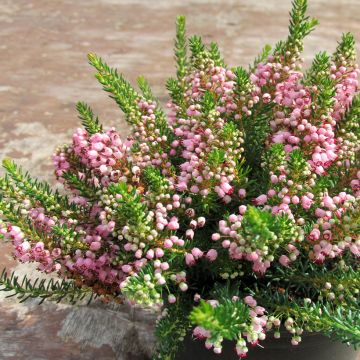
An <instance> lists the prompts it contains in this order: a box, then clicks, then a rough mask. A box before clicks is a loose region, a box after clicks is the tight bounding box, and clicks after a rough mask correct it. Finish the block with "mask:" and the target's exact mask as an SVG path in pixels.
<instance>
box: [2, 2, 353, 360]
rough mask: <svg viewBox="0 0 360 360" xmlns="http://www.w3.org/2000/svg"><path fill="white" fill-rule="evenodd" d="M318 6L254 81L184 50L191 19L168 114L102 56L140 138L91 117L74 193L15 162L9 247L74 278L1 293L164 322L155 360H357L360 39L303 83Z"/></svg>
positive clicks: (107, 85)
mask: <svg viewBox="0 0 360 360" xmlns="http://www.w3.org/2000/svg"><path fill="white" fill-rule="evenodd" d="M306 8H307V2H306V0H294V2H293V8H292V11H291V13H290V18H291V19H290V25H289V35H288V37H287V39H286V40H285V41H280V42H279V43H277V44H276V46H275V47H274V49H273V50H272V49H271V47H270V46H265V48H264V50H263V51H262V53H261V54H260V55H259V56H258V58H256V60H255V62H254V63H253V64H251V65H250V67H249V69H248V70H246V69H244V68H242V67H237V68H232V69H230V68H229V67H227V66H226V65H225V63H224V60H223V59H222V57H221V55H220V52H219V49H218V46H217V45H216V44H215V43H211V44H210V45H209V46H206V45H204V44H203V42H202V39H201V38H200V37H198V36H192V37H190V39H189V40H187V38H186V34H185V18H184V17H182V16H180V17H178V18H177V22H176V41H175V59H176V63H177V71H176V78H171V79H169V80H168V82H167V84H166V87H167V89H168V91H169V93H170V101H169V103H168V104H167V107H168V110H167V112H165V111H164V110H163V109H162V108H161V106H160V105H159V103H158V101H157V100H156V99H155V98H154V95H153V94H152V92H151V89H150V87H149V85H148V83H147V82H146V80H145V79H144V78H143V77H139V78H138V88H139V90H135V88H134V87H132V85H130V83H129V82H127V81H126V80H125V78H124V77H123V75H122V74H120V73H118V72H117V71H116V70H114V69H112V68H110V67H109V66H108V65H107V64H106V63H105V62H104V61H103V60H102V59H101V58H100V57H98V56H96V55H94V54H89V56H88V59H89V62H90V64H91V65H92V66H94V67H95V69H96V78H97V79H98V80H99V82H100V84H101V85H102V86H103V88H104V90H105V91H107V92H108V93H109V94H110V97H112V98H113V99H114V100H115V101H116V103H117V104H118V105H119V107H120V108H121V109H122V110H123V112H124V113H125V116H126V119H127V121H128V123H129V124H130V125H131V126H132V132H131V135H130V136H129V137H128V138H127V139H125V140H122V139H121V138H120V135H119V134H118V132H117V131H116V130H115V129H114V128H111V129H107V130H106V129H104V128H103V126H102V125H101V123H100V122H99V120H98V118H97V117H96V116H95V115H94V114H93V112H92V110H91V108H90V107H89V106H88V105H86V104H85V103H82V102H80V103H78V104H77V110H78V112H79V117H80V119H81V121H82V126H83V127H82V128H80V129H77V130H76V132H75V133H74V135H73V138H72V142H71V144H69V145H64V146H61V147H59V148H58V149H57V150H56V153H55V154H54V156H53V160H54V164H55V175H56V178H57V180H58V181H59V182H60V183H61V184H63V187H64V189H65V190H67V191H68V195H65V194H63V192H58V191H52V190H51V189H50V187H49V185H48V184H46V183H44V182H40V181H37V180H34V179H32V178H31V177H30V175H29V174H28V173H26V172H23V171H22V170H21V169H20V168H19V167H18V166H16V164H15V163H14V162H12V161H11V160H8V159H5V160H4V161H3V165H4V168H5V170H6V172H7V173H6V175H5V176H4V177H2V178H0V211H1V213H0V214H1V216H0V218H1V220H0V234H1V236H2V237H3V238H4V239H5V240H8V241H11V242H12V243H13V245H14V257H15V258H17V259H18V260H19V261H20V262H24V263H26V262H35V263H37V264H38V270H39V271H41V272H44V273H55V274H56V275H58V276H59V278H61V279H62V280H61V281H55V280H53V279H51V280H42V281H34V280H32V279H26V278H25V279H24V281H22V282H20V281H19V280H18V278H17V277H16V276H14V274H12V275H8V274H7V273H6V271H4V272H3V273H2V276H1V278H0V285H1V289H2V290H6V291H10V292H12V294H17V295H19V296H20V297H21V298H22V300H25V299H26V298H28V297H39V298H40V299H41V301H43V300H45V299H50V300H51V299H52V300H58V301H59V300H61V299H63V298H67V299H68V300H69V301H70V302H75V301H76V300H78V299H82V298H84V297H86V296H88V295H89V296H90V300H91V298H92V297H93V296H96V297H101V298H102V299H104V300H106V301H108V300H114V301H119V302H121V301H124V300H126V301H128V302H130V303H132V304H133V305H134V306H135V305H137V306H145V307H151V308H153V309H154V311H158V312H159V318H158V321H157V324H156V335H157V338H158V344H157V346H156V348H155V350H154V359H167V360H170V359H180V358H184V359H193V358H194V357H199V358H204V359H205V358H206V359H210V358H212V357H211V356H212V355H211V351H213V353H215V354H221V353H222V351H223V344H230V345H229V346H230V347H231V348H232V349H231V350H232V351H233V350H235V351H233V352H232V355H231V354H229V355H227V352H228V348H227V345H226V346H225V347H224V354H225V355H224V358H227V359H232V358H243V357H246V356H248V357H249V359H260V358H261V359H268V360H271V359H275V358H276V359H277V360H279V359H288V360H295V359H300V357H301V358H303V357H304V356H306V357H307V358H308V359H309V360H310V359H315V358H316V359H324V358H325V357H326V358H329V359H331V358H332V357H331V356H335V354H336V360H338V359H344V360H350V359H355V356H356V353H355V352H354V351H353V350H352V349H351V348H350V347H347V346H345V345H341V342H343V343H346V344H348V345H352V346H355V347H356V346H358V345H359V343H360V309H359V288H360V277H359V254H360V238H359V233H360V232H359V226H360V208H359V200H360V170H359V163H360V158H359V146H360V132H359V129H360V126H359V118H360V96H359V93H358V80H357V77H358V73H359V70H358V67H357V65H356V63H355V47H354V38H353V36H352V35H351V34H349V33H347V34H344V35H343V36H342V38H341V40H340V41H339V43H338V46H337V48H336V50H335V52H334V54H333V55H328V54H327V53H325V52H320V53H318V54H317V55H316V56H315V59H314V61H313V63H312V65H311V66H310V68H309V69H308V70H305V71H303V70H302V59H301V57H300V56H301V51H302V50H303V39H304V37H305V36H306V35H308V34H309V33H310V32H311V31H312V30H313V29H314V27H315V25H316V24H317V21H316V20H315V19H311V18H309V17H308V16H307V15H306ZM321 334H322V335H321ZM323 335H325V336H329V337H332V338H333V339H335V340H337V341H338V342H333V343H330V342H329V343H327V342H324V337H323ZM280 337H281V339H280V340H276V341H274V340H271V339H273V338H275V339H278V338H280ZM184 338H186V339H187V340H186V341H185V344H186V346H185V349H182V347H181V345H182V343H183V340H184ZM191 338H197V339H203V340H204V341H203V342H202V343H203V344H204V345H205V347H206V348H207V349H209V350H206V351H207V352H205V355H201V351H199V348H198V346H199V344H200V342H199V341H198V342H196V346H197V347H196V346H195V347H194V348H192V345H191V344H190V342H189V341H188V340H189V339H191ZM282 339H285V340H286V342H285V343H284V341H283V340H282ZM302 339H304V345H303V347H302V346H301V344H300V343H301V341H302ZM231 344H232V345H231ZM339 346H340V347H339ZM205 347H203V349H204V351H205ZM301 349H303V350H301ZM339 349H340V350H339ZM339 351H340V352H339ZM329 352H330V353H329ZM341 354H343V355H341ZM220 358H221V356H220ZM334 359H335V357H334Z"/></svg>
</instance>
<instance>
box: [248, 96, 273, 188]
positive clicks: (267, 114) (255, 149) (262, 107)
mask: <svg viewBox="0 0 360 360" xmlns="http://www.w3.org/2000/svg"><path fill="white" fill-rule="evenodd" d="M273 107H274V104H273V103H269V104H256V105H255V106H254V108H253V109H252V112H251V115H249V116H244V117H243V120H242V126H243V130H244V145H243V146H244V150H245V151H244V157H245V159H246V164H247V165H248V166H249V167H250V168H251V177H252V178H253V179H254V180H255V183H254V192H256V193H264V191H266V186H267V182H265V181H266V180H267V178H266V177H265V176H264V169H263V168H262V167H261V162H262V159H263V158H264V154H265V151H266V150H267V148H266V140H267V138H268V136H269V134H270V126H269V123H270V120H271V119H272V117H273Z"/></svg>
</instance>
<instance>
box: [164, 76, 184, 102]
mask: <svg viewBox="0 0 360 360" xmlns="http://www.w3.org/2000/svg"><path fill="white" fill-rule="evenodd" d="M166 89H167V90H168V91H169V95H170V97H171V100H172V102H173V103H174V104H175V105H178V106H180V109H181V108H183V107H184V95H183V90H182V87H181V86H180V85H179V82H178V81H177V80H175V79H173V78H170V79H168V80H167V82H166Z"/></svg>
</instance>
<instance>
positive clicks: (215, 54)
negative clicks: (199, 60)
mask: <svg viewBox="0 0 360 360" xmlns="http://www.w3.org/2000/svg"><path fill="white" fill-rule="evenodd" d="M209 58H210V59H211V60H213V61H214V64H215V66H225V63H224V60H223V58H222V57H221V54H220V50H219V46H218V44H217V43H215V42H211V43H210V47H209Z"/></svg>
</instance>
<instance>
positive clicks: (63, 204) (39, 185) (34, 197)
mask: <svg viewBox="0 0 360 360" xmlns="http://www.w3.org/2000/svg"><path fill="white" fill-rule="evenodd" d="M3 167H4V169H5V170H6V171H7V175H8V176H9V180H11V181H8V182H6V184H8V185H7V186H5V189H2V191H3V192H5V193H9V192H8V191H7V190H9V189H10V186H9V185H10V184H11V182H13V185H14V186H16V188H17V189H18V190H20V191H21V192H22V194H23V195H24V196H25V197H27V198H28V199H29V200H31V201H32V202H39V203H40V205H41V206H42V207H43V208H44V209H45V210H48V211H50V212H54V213H61V212H63V211H64V210H69V211H70V212H74V213H75V212H76V211H77V212H79V210H80V208H79V207H78V206H76V205H74V204H71V203H70V202H69V199H68V197H67V196H64V195H60V194H59V193H58V192H57V191H55V192H53V191H52V190H51V189H50V186H49V184H48V183H46V182H40V181H38V180H37V179H32V178H31V176H30V175H29V174H28V173H27V172H25V173H24V172H23V171H22V170H21V168H20V167H18V166H17V165H16V164H15V163H14V162H13V161H11V160H9V159H4V160H3Z"/></svg>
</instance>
